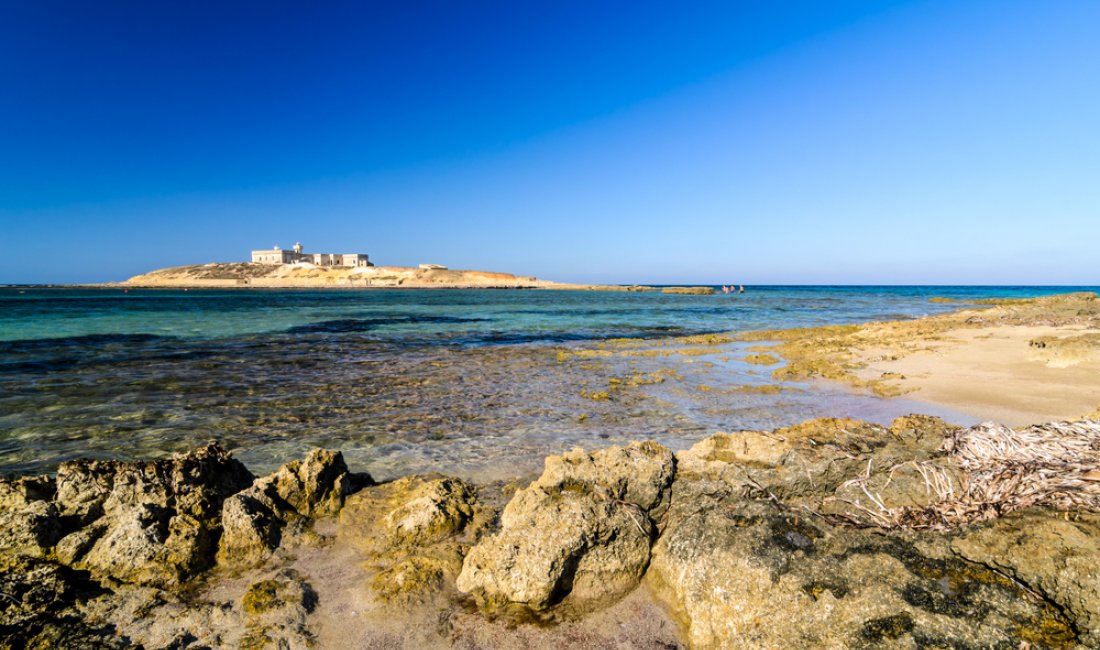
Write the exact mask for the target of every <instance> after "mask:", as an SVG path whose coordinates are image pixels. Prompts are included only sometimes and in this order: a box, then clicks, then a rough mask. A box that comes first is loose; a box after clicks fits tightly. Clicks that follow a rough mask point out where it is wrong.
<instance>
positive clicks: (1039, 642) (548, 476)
mask: <svg viewBox="0 0 1100 650" xmlns="http://www.w3.org/2000/svg"><path fill="white" fill-rule="evenodd" d="M1098 460H1100V423H1097V422H1095V421H1091V420H1083V421H1078V422H1072V423H1059V424H1051V425H1045V426H1041V427H1030V428H1027V429H1020V430H1011V429H1007V428H1004V427H997V426H995V425H991V424H989V425H979V426H976V427H971V428H969V429H963V428H959V427H955V426H952V425H949V424H947V423H945V422H943V421H941V420H938V419H936V418H932V417H927V416H908V417H903V418H898V419H897V420H895V421H894V422H893V423H892V424H891V426H889V427H883V426H880V425H876V424H870V423H866V422H861V421H857V420H848V419H824V420H812V421H808V422H805V423H803V424H800V425H796V426H793V427H788V428H785V429H779V430H775V431H767V432H762V431H755V432H754V431H744V432H736V433H720V434H716V435H714V436H712V437H710V438H707V439H706V440H703V441H701V442H699V443H698V444H696V445H695V446H694V447H692V448H691V449H690V450H686V451H682V452H679V453H673V452H672V451H670V450H669V449H667V448H665V447H663V446H661V445H659V444H657V443H654V442H636V443H632V444H630V445H628V446H625V447H611V448H607V449H602V450H598V451H594V452H585V451H582V450H579V449H578V450H574V451H572V452H569V453H566V454H563V455H561V456H552V457H549V458H547V459H546V463H545V469H544V471H543V473H542V475H541V476H539V477H538V478H537V479H535V480H534V481H531V482H529V483H527V482H516V483H513V484H492V485H473V484H471V483H469V482H467V481H464V480H461V479H458V478H454V477H448V476H444V475H416V476H408V477H405V478H402V479H399V480H396V481H391V482H387V483H381V484H379V483H375V482H374V481H373V480H372V479H371V477H370V476H368V475H366V474H355V473H352V472H350V471H349V470H348V468H347V467H346V465H345V463H344V460H343V458H342V456H341V455H340V454H339V453H338V452H332V451H326V450H320V449H319V450H315V451H313V452H311V453H310V454H309V455H308V456H307V457H306V458H304V459H302V460H300V461H294V462H292V463H288V464H287V465H284V466H283V467H281V468H280V469H279V470H278V471H276V472H274V473H273V474H271V475H268V476H265V477H262V478H256V477H254V476H253V475H252V474H251V473H250V472H249V471H248V469H247V468H245V467H244V466H243V465H242V464H241V463H240V462H238V461H237V460H235V459H233V458H232V456H231V455H230V454H229V453H227V452H226V451H224V450H223V449H221V448H219V447H218V446H217V445H216V444H211V445H209V446H206V447H203V448H201V449H197V450H194V451H192V452H189V453H186V454H180V455H176V456H173V457H172V458H170V459H164V460H154V461H148V462H139V463H127V462H118V461H102V460H76V461H70V462H67V463H64V464H62V465H61V467H60V468H59V470H58V472H57V474H56V475H55V476H40V477H32V476H28V477H8V478H5V479H3V480H0V647H2V648H47V647H48V648H122V647H145V648H205V647H209V648H223V647H233V648H261V647H280V648H308V647H348V648H383V647H409V648H413V647H459V648H500V647H516V648H519V647H533V646H553V647H591V648H601V647H641V648H646V647H648V648H669V647H690V648H729V647H744V648H757V647H776V648H778V647H825V648H858V647H866V648H872V647H874V648H878V647H897V648H910V647H952V648H989V647H993V648H1074V647H1097V646H1098V644H1100V515H1098V514H1096V511H1097V509H1100V475H1098V474H1097V470H1096V468H1097V466H1098V464H1097V461H1098Z"/></svg>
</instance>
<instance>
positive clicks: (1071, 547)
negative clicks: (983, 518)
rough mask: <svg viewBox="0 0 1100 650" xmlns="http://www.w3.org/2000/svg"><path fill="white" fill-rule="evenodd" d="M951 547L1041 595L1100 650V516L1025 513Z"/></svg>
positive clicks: (983, 527)
mask: <svg viewBox="0 0 1100 650" xmlns="http://www.w3.org/2000/svg"><path fill="white" fill-rule="evenodd" d="M951 548H952V550H954V551H955V552H956V553H958V554H959V555H961V556H962V557H964V558H966V559H968V560H972V561H975V562H981V563H983V564H987V565H989V566H992V567H996V568H997V569H999V570H1001V571H1003V572H1005V573H1006V574H1008V575H1011V576H1012V577H1014V578H1016V579H1017V580H1020V581H1021V582H1023V583H1025V584H1027V585H1029V586H1031V587H1032V588H1034V589H1035V590H1037V591H1039V592H1041V593H1042V594H1043V595H1044V596H1045V597H1046V598H1047V599H1049V600H1051V601H1052V602H1054V603H1056V604H1057V605H1058V606H1059V607H1060V608H1061V609H1062V610H1063V611H1065V612H1068V613H1069V614H1070V615H1071V616H1072V618H1073V622H1074V626H1075V627H1076V629H1077V631H1078V633H1080V635H1081V636H1082V637H1083V639H1084V640H1085V642H1086V643H1087V645H1089V646H1090V647H1097V646H1100V515H1096V514H1093V513H1077V514H1074V515H1064V514H1063V513H1056V512H1049V511H1043V510H1035V511H1031V512H1020V513H1016V514H1013V515H1009V516H1007V517H1005V518H1003V519H998V520H995V521H993V522H992V523H990V524H987V525H981V526H974V527H973V528H971V529H969V530H968V531H966V532H965V533H964V534H963V535H962V536H961V537H960V538H959V539H957V540H955V541H954V542H953V543H952V545H951Z"/></svg>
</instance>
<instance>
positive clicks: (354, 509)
mask: <svg viewBox="0 0 1100 650" xmlns="http://www.w3.org/2000/svg"><path fill="white" fill-rule="evenodd" d="M476 508H477V498H476V496H475V493H474V490H473V488H472V487H471V486H470V485H469V484H468V483H466V482H465V481H461V480H459V479H456V478H451V477H447V476H439V475H424V476H406V477H404V478H401V479H398V480H396V481H393V482H392V483H387V484H385V485H378V486H375V487H372V488H369V489H366V490H361V491H360V492H358V493H356V494H354V495H352V496H351V497H349V498H348V499H347V502H346V504H345V505H344V508H343V510H341V511H340V527H341V534H342V535H343V536H344V537H345V539H349V540H351V541H352V543H353V544H355V545H356V546H359V547H360V548H362V549H363V550H365V551H368V552H372V553H377V552H381V551H386V550H390V549H394V548H398V549H402V548H404V549H408V548H410V547H416V546H427V545H429V544H432V543H434V542H438V541H441V540H443V539H446V538H447V537H450V536H452V535H455V534H458V533H460V532H462V530H463V529H464V528H465V526H466V525H467V524H468V523H469V522H470V521H472V520H473V519H474V516H475V513H476Z"/></svg>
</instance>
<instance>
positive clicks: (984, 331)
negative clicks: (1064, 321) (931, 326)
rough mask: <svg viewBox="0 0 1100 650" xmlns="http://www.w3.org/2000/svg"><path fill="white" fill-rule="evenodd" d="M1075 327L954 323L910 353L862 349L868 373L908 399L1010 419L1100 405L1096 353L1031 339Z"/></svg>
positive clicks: (1042, 417)
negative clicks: (1063, 350)
mask: <svg viewBox="0 0 1100 650" xmlns="http://www.w3.org/2000/svg"><path fill="white" fill-rule="evenodd" d="M1082 331H1083V330H1082V329H1081V328H1079V327H1043V326H1038V327H1027V326H1008V325H1006V326H1000V327H990V328H981V329H975V330H958V331H954V332H952V333H951V334H950V337H949V338H946V339H945V340H942V341H932V342H929V344H928V347H927V348H926V349H922V350H919V351H916V352H913V353H912V354H909V355H907V356H903V357H899V358H890V355H888V354H884V353H883V352H882V351H880V350H874V349H870V350H867V351H865V352H864V353H863V354H862V357H861V360H862V362H863V363H865V364H866V367H865V368H863V369H861V370H859V371H858V372H857V375H858V376H859V377H861V378H862V379H865V380H874V379H881V378H883V377H890V378H892V381H893V382H894V383H896V385H898V386H899V387H900V390H901V391H902V392H903V393H905V394H906V396H907V397H909V398H910V399H916V400H920V401H927V402H931V403H934V404H939V405H942V406H947V407H950V408H953V409H956V410H959V411H963V412H965V413H969V414H972V415H974V416H975V417H978V418H982V419H986V420H994V421H997V422H1001V423H1003V424H1007V425H1009V426H1021V425H1027V424H1034V423H1039V422H1047V421H1051V420H1062V419H1072V418H1077V417H1082V416H1085V415H1092V416H1093V417H1096V414H1097V413H1098V412H1100V408H1098V405H1100V354H1097V352H1098V351H1097V350H1091V351H1084V352H1082V353H1080V354H1068V355H1062V354H1059V353H1058V352H1057V351H1055V350H1052V349H1051V348H1037V347H1035V346H1033V345H1031V342H1032V341H1035V340H1037V339H1039V338H1041V337H1052V338H1054V339H1057V340H1062V341H1066V340H1070V339H1073V338H1075V337H1078V336H1080V335H1081V333H1082Z"/></svg>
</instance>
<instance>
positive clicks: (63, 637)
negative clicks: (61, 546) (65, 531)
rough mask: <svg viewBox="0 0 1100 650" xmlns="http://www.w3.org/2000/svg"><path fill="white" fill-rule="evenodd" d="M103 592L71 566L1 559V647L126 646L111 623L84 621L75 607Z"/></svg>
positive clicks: (21, 558) (10, 557)
mask: <svg viewBox="0 0 1100 650" xmlns="http://www.w3.org/2000/svg"><path fill="white" fill-rule="evenodd" d="M101 592H102V589H101V588H100V587H99V585H97V584H95V583H94V582H91V581H89V580H87V578H86V577H84V576H82V575H80V574H79V573H78V572H76V571H73V570H72V569H69V568H68V567H63V566H59V565H57V564H54V563H51V562H45V561H42V560H37V559H33V558H29V557H16V556H5V555H0V594H2V595H0V648H36V649H38V648H41V649H42V650H45V649H47V648H50V649H53V648H59V649H61V648H71V649H74V650H75V649H77V648H80V649H85V648H88V649H97V648H126V647H130V644H128V643H126V642H125V640H124V639H122V638H119V637H118V636H117V635H116V634H115V632H114V630H113V629H112V628H111V627H110V626H108V625H94V624H89V623H88V622H86V621H84V620H83V618H82V617H81V615H80V613H79V612H78V610H77V609H76V606H77V605H78V604H79V603H80V602H82V601H84V600H86V599H89V598H94V597H96V596H98V595H99V594H100V593H101Z"/></svg>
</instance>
